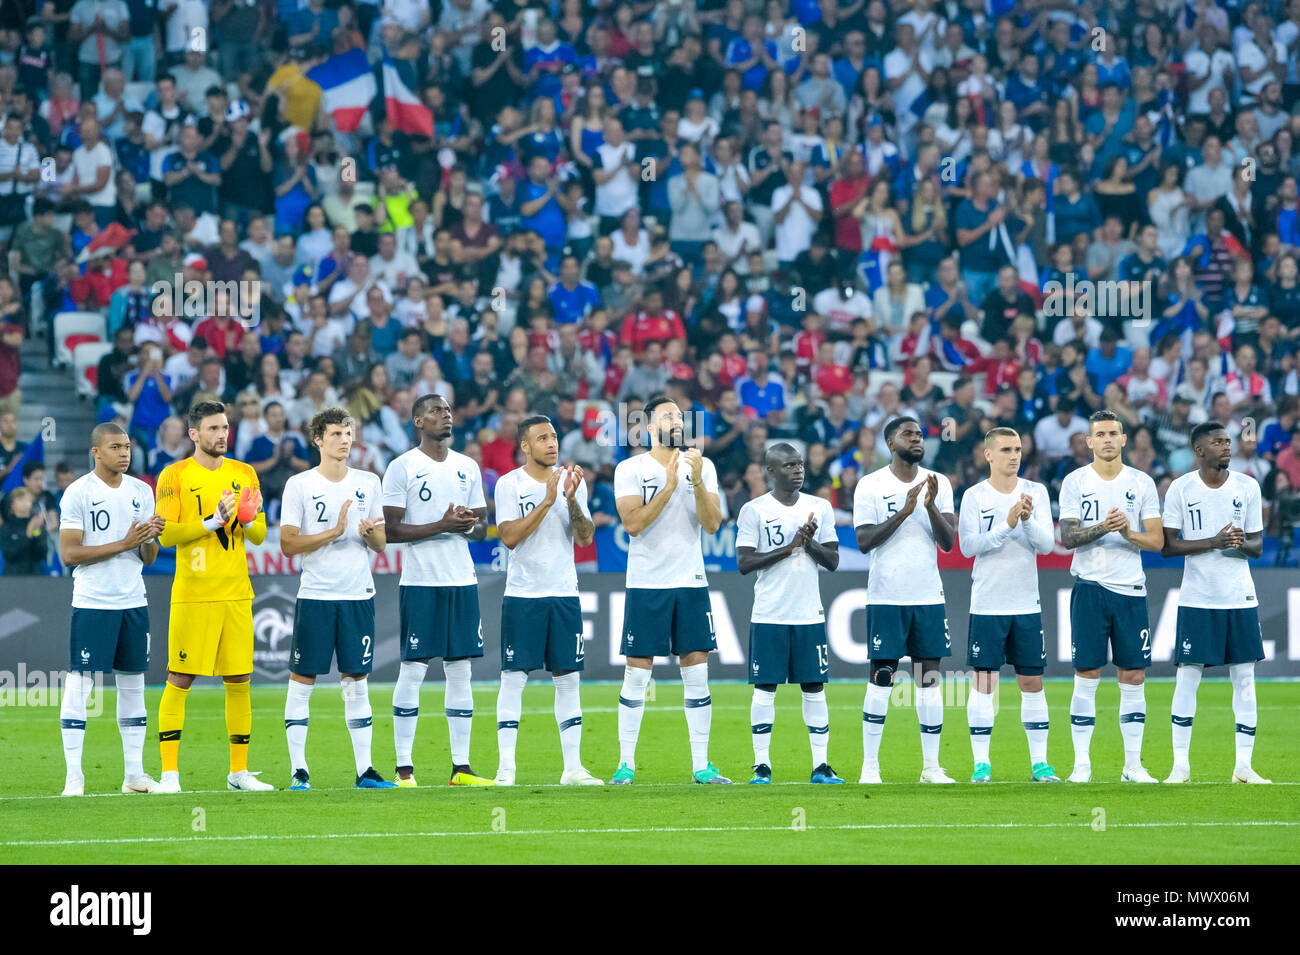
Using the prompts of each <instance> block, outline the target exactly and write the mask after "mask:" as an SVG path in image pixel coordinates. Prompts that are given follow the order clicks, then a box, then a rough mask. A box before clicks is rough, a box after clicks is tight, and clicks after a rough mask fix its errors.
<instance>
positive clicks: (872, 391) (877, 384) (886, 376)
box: [867, 370, 934, 400]
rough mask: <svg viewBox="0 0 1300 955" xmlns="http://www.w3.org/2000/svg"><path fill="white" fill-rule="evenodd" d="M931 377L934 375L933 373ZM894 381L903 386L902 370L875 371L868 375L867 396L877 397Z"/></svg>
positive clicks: (899, 386) (895, 383)
mask: <svg viewBox="0 0 1300 955" xmlns="http://www.w3.org/2000/svg"><path fill="white" fill-rule="evenodd" d="M930 377H931V378H933V377H934V376H933V375H931V376H930ZM890 383H893V384H894V385H896V386H897V387H898V388H900V389H901V388H902V387H903V373H902V372H901V371H875V370H873V371H872V372H871V374H870V375H869V376H868V377H867V397H868V398H871V399H873V400H874V399H875V397H876V394H877V393H878V392H879V391H880V389H881V388H883V387H884V386H885V385H887V384H890Z"/></svg>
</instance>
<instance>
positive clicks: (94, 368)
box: [86, 365, 99, 390]
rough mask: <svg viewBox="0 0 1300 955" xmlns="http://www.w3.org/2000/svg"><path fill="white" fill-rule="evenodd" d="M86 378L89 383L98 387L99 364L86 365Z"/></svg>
mask: <svg viewBox="0 0 1300 955" xmlns="http://www.w3.org/2000/svg"><path fill="white" fill-rule="evenodd" d="M86 380H87V381H88V382H90V384H91V385H92V386H93V387H94V388H95V389H96V390H98V389H99V366H98V365H87V366H86Z"/></svg>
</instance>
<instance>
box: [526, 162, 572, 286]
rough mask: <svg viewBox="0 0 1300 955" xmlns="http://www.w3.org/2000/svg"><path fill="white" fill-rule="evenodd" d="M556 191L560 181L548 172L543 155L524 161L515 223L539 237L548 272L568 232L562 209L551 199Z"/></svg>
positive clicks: (556, 265) (554, 266) (557, 261)
mask: <svg viewBox="0 0 1300 955" xmlns="http://www.w3.org/2000/svg"><path fill="white" fill-rule="evenodd" d="M559 192H560V183H559V181H558V180H557V179H556V178H555V177H554V176H552V175H551V164H550V163H549V162H547V160H546V157H545V156H534V157H533V158H532V159H531V160H530V161H529V163H528V178H527V179H526V180H525V181H524V182H523V189H522V191H521V193H520V196H519V199H520V203H519V215H520V219H519V224H520V227H521V228H524V229H530V230H532V231H533V232H536V233H537V234H538V235H540V236H541V237H542V242H543V243H545V245H546V269H547V271H549V272H554V271H555V270H556V269H558V268H559V266H560V250H561V249H563V248H564V237H565V236H566V235H567V234H568V231H569V224H568V222H567V221H566V220H565V218H564V210H563V209H561V208H560V204H559V202H557V201H556V198H555V197H556V196H557V195H559Z"/></svg>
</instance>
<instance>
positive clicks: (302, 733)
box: [284, 680, 315, 772]
mask: <svg viewBox="0 0 1300 955" xmlns="http://www.w3.org/2000/svg"><path fill="white" fill-rule="evenodd" d="M313 686H315V684H313V683H299V682H298V681H297V680H290V681H289V690H288V692H287V693H285V696H284V736H285V739H286V740H287V741H288V743H289V770H290V771H291V772H297V771H298V770H300V769H302V770H305V769H306V768H307V721H308V719H309V718H310V714H311V704H310V700H311V691H312V687H313Z"/></svg>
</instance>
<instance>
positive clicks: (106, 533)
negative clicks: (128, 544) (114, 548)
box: [59, 471, 153, 610]
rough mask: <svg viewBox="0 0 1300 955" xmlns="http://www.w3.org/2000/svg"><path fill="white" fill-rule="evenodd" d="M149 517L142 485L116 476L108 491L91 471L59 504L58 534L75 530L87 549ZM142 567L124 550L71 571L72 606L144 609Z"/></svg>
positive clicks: (150, 495)
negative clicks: (117, 479) (116, 484)
mask: <svg viewBox="0 0 1300 955" xmlns="http://www.w3.org/2000/svg"><path fill="white" fill-rule="evenodd" d="M152 516H153V491H152V490H151V489H150V487H149V485H148V484H145V483H144V482H143V481H141V480H139V479H137V478H133V477H130V476H128V475H125V474H124V475H122V483H121V484H119V485H118V486H117V487H109V486H108V485H107V484H105V483H104V482H103V481H102V480H100V477H99V475H97V474H96V473H95V472H94V471H91V472H90V473H89V474H86V475H84V476H82V477H79V478H77V479H76V480H75V481H73V482H72V483H71V484H69V485H68V489H67V490H66V491H64V492H63V499H62V501H60V503H59V530H61V531H81V543H82V544H84V545H85V546H87V547H98V546H99V545H100V544H113V543H116V542H117V541H120V540H121V539H122V538H123V537H125V536H126V532H127V530H128V529H129V528H130V526H131V522H132V521H147V520H148V519H149V518H150V517H152ZM143 567H144V562H143V561H141V560H140V555H139V554H137V553H136V549H135V548H134V547H133V548H131V549H130V550H128V551H125V552H123V553H121V554H117V555H115V556H113V557H110V558H109V559H108V560H101V561H99V562H98V563H95V564H87V565H85V566H78V567H74V568H73V569H72V606H74V607H76V608H78V609H82V610H125V609H127V608H129V607H144V606H147V605H148V600H146V599H145V593H144V578H143V577H141V576H140V574H141V569H142V568H143Z"/></svg>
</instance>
